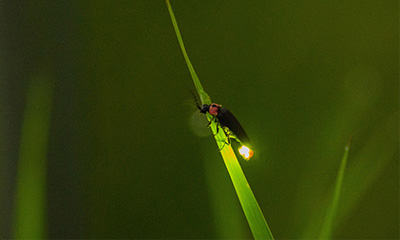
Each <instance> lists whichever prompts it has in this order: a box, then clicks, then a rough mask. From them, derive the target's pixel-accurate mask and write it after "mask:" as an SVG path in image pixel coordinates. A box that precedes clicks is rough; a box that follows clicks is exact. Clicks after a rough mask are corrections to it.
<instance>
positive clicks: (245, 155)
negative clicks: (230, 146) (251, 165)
mask: <svg viewBox="0 0 400 240" xmlns="http://www.w3.org/2000/svg"><path fill="white" fill-rule="evenodd" d="M239 153H240V155H242V157H243V158H244V159H245V160H249V159H250V158H251V157H252V156H253V151H252V150H251V149H250V148H248V147H246V146H245V145H243V146H242V147H241V148H239Z"/></svg>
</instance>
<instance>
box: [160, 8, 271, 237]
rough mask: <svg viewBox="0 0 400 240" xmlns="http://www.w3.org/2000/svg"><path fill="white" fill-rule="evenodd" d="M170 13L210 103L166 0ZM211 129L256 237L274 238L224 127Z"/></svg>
mask: <svg viewBox="0 0 400 240" xmlns="http://www.w3.org/2000/svg"><path fill="white" fill-rule="evenodd" d="M166 3H167V7H168V11H169V14H170V16H171V21H172V24H173V26H174V29H175V33H176V37H177V38H178V42H179V45H180V47H181V50H182V53H183V56H184V58H185V61H186V64H187V66H188V68H189V71H190V74H191V75H192V79H193V83H194V85H195V87H196V90H197V93H198V94H199V96H200V100H201V102H202V104H210V103H211V99H210V97H209V96H208V94H207V93H206V92H205V91H204V90H203V87H202V85H201V83H200V80H199V78H198V77H197V74H196V72H195V71H194V68H193V65H192V63H191V62H190V60H189V57H188V55H187V53H186V49H185V46H184V44H183V40H182V36H181V34H180V31H179V28H178V24H177V22H176V20H175V16H174V13H173V11H172V8H171V5H170V3H169V0H166ZM207 119H208V120H209V121H211V119H212V116H211V115H210V114H208V113H207ZM210 127H211V131H212V132H213V135H214V138H215V141H216V143H217V145H218V147H219V149H222V150H221V151H220V152H221V155H222V158H223V160H224V162H225V165H226V168H227V169H228V172H229V175H230V177H231V180H232V183H233V186H234V188H235V190H236V194H237V196H238V198H239V201H240V204H241V206H242V209H243V211H244V214H245V216H246V219H247V222H248V224H249V226H250V229H251V232H252V233H253V236H254V238H255V239H273V236H272V233H271V231H270V229H269V227H268V224H267V222H266V221H265V218H264V215H263V213H262V212H261V209H260V207H259V205H258V203H257V200H256V198H255V197H254V194H253V192H252V190H251V188H250V185H249V184H248V182H247V179H246V177H245V175H244V173H243V171H242V168H241V167H240V164H239V162H238V160H237V158H236V155H235V153H234V151H233V149H232V147H231V145H230V144H228V145H227V144H225V142H226V136H225V134H224V131H223V130H222V129H219V131H217V128H218V127H219V126H217V124H216V123H215V121H212V123H211V124H210Z"/></svg>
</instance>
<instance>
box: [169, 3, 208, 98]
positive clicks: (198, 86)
mask: <svg viewBox="0 0 400 240" xmlns="http://www.w3.org/2000/svg"><path fill="white" fill-rule="evenodd" d="M166 2H167V7H168V11H169V15H170V16H171V21H172V25H173V26H174V30H175V33H176V37H177V38H178V42H179V46H180V47H181V50H182V54H183V57H184V58H185V61H186V64H187V66H188V68H189V71H190V74H191V75H192V79H193V83H194V86H195V87H196V90H197V93H198V94H199V96H200V101H201V103H202V104H210V103H211V100H210V97H209V96H208V94H207V93H206V92H204V90H203V86H202V85H201V83H200V80H199V78H198V77H197V74H196V72H195V71H194V68H193V65H192V63H191V62H190V60H189V56H188V55H187V53H186V49H185V45H184V44H183V40H182V36H181V33H180V31H179V28H178V23H177V22H176V19H175V15H174V12H173V11H172V8H171V4H170V3H169V0H166Z"/></svg>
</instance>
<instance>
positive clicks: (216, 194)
mask: <svg viewBox="0 0 400 240" xmlns="http://www.w3.org/2000/svg"><path fill="white" fill-rule="evenodd" d="M171 4H172V7H173V9H174V12H175V16H176V18H177V21H178V24H179V26H180V29H181V33H182V35H183V40H184V42H185V44H186V47H187V51H188V54H189V57H190V58H191V60H192V63H193V65H194V67H195V69H196V71H197V74H198V76H199V78H200V80H201V82H202V84H203V87H204V88H205V90H206V91H207V93H208V94H209V95H210V96H211V98H212V100H213V101H215V102H217V103H220V104H222V105H224V106H225V107H228V108H230V110H231V111H232V112H233V113H234V114H235V115H236V117H237V118H238V119H239V120H240V121H241V123H242V125H243V126H244V127H245V129H246V131H247V133H248V135H249V136H250V138H251V139H252V141H253V142H254V145H255V146H256V148H255V157H254V160H253V159H252V160H250V161H249V162H244V161H241V164H242V167H243V170H244V172H245V174H246V176H247V178H248V181H249V183H250V185H251V187H252V189H253V191H254V194H255V196H256V198H257V200H258V201H259V204H260V207H261V209H262V211H263V212H264V215H265V217H266V219H267V222H268V224H269V226H270V228H271V231H272V233H273V234H274V236H275V238H278V239H281V238H286V239H287V238H305V237H307V238H317V237H318V234H319V230H320V229H321V226H322V220H323V216H324V214H325V211H326V208H327V206H328V204H329V199H330V197H331V194H332V189H333V186H334V182H335V177H336V174H337V170H338V169H339V164H340V160H341V157H342V155H343V150H344V146H345V145H346V144H347V141H348V138H349V137H350V136H353V142H352V146H351V149H350V154H349V162H348V168H347V172H346V175H345V179H344V188H343V191H342V198H341V202H340V204H339V212H340V213H339V215H338V218H337V219H336V221H335V228H334V237H335V238H346V239H365V238H371V239H378V238H379V239H397V238H399V229H398V227H399V214H398V213H399V150H398V145H399V139H398V133H399V124H398V121H399V104H398V102H399V82H398V76H399V2H398V1H396V0H381V1H378V0H370V1H366V0H359V1H356V0H350V1H333V0H330V1H316V0H307V1H300V0H299V1H297V0H296V1H295V0H292V1H288V0H286V1H282V0H279V1H264V0H262V1H261V0H260V1H183V0H172V1H171ZM0 10H1V11H2V12H1V16H0V17H1V18H0V23H1V37H0V41H1V49H0V53H1V62H0V84H1V85H0V87H1V88H0V97H1V109H0V110H1V112H0V115H1V141H2V142H1V144H2V146H1V158H0V176H1V177H0V207H1V209H0V237H1V238H10V237H12V234H13V224H12V222H13V219H14V213H13V209H14V208H15V206H14V196H15V182H16V176H17V171H18V163H17V162H18V149H19V144H20V135H21V123H22V120H23V113H24V107H25V100H26V93H27V88H28V86H29V84H30V82H31V81H34V79H35V78H36V77H37V76H38V75H40V76H46V77H47V78H48V79H53V80H54V81H55V88H54V99H53V108H52V116H51V125H50V136H49V144H48V154H47V156H48V159H47V179H46V181H47V195H46V201H47V207H46V211H47V220H46V221H47V236H48V237H49V238H152V239H155V238H169V239H174V238H251V233H250V231H249V229H248V226H247V223H246V221H245V218H244V215H243V213H242V211H241V208H240V205H239V202H238V200H237V197H236V195H235V192H234V189H233V187H232V184H231V183H230V179H229V176H228V173H227V171H226V169H225V166H224V164H223V161H222V159H221V157H220V155H219V153H218V151H217V147H216V144H215V143H214V142H213V139H212V138H211V137H206V138H199V137H197V136H195V135H194V134H193V133H192V131H191V128H190V123H189V121H190V118H191V116H192V114H193V113H194V112H195V111H196V108H195V107H194V104H193V100H192V96H191V94H190V92H189V91H188V90H190V89H191V90H193V89H194V87H193V83H192V80H191V77H190V74H189V71H188V70H187V67H186V64H185V62H184V59H183V56H182V53H181V51H180V49H179V45H178V42H177V39H176V36H175V33H174V31H173V28H172V24H171V21H170V18H169V15H168V11H167V8H166V4H165V2H164V1H138V0H136V1H31V2H29V1H25V2H24V1H21V2H18V1H1V2H0Z"/></svg>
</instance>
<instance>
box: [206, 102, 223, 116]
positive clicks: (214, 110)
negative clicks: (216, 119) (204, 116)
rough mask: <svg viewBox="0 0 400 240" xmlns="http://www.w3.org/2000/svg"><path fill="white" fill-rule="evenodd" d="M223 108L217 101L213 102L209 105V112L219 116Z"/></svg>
mask: <svg viewBox="0 0 400 240" xmlns="http://www.w3.org/2000/svg"><path fill="white" fill-rule="evenodd" d="M220 108H221V105H219V104H216V103H211V105H210V106H209V109H208V112H209V113H210V114H211V115H213V116H217V115H218V110H219V109H220Z"/></svg>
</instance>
